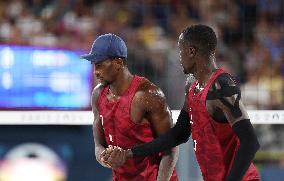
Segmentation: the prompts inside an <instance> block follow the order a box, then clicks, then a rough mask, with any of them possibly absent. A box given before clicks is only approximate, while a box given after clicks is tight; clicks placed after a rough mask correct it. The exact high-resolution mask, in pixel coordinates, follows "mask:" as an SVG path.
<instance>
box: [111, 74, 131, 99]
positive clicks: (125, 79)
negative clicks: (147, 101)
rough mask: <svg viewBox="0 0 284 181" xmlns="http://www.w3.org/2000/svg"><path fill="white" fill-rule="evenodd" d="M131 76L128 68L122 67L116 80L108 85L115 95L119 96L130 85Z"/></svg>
mask: <svg viewBox="0 0 284 181" xmlns="http://www.w3.org/2000/svg"><path fill="white" fill-rule="evenodd" d="M132 78H133V75H132V74H131V73H130V72H129V71H128V69H123V71H122V72H121V73H119V74H118V76H117V78H116V80H115V81H114V82H113V83H112V84H111V85H110V89H111V92H112V93H113V94H114V95H116V96H121V95H122V94H123V93H124V91H126V89H127V88H128V86H129V85H130V83H131V81H132Z"/></svg>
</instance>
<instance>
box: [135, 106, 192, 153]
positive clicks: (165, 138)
mask: <svg viewBox="0 0 284 181" xmlns="http://www.w3.org/2000/svg"><path fill="white" fill-rule="evenodd" d="M190 134H191V128H190V123H189V118H188V113H187V112H185V111H181V113H180V115H179V118H178V120H177V123H176V125H175V126H174V127H173V128H171V129H170V130H169V131H167V132H166V133H165V134H163V135H161V136H159V137H158V138H156V139H154V140H153V141H151V142H148V143H145V144H142V145H138V146H136V147H134V148H132V149H131V151H132V153H133V156H148V155H152V154H156V153H159V152H162V151H165V150H169V149H171V148H173V147H175V146H177V145H179V144H181V143H185V142H186V141H187V140H188V138H189V136H190Z"/></svg>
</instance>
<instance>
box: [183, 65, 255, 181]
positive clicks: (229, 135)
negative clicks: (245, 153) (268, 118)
mask: <svg viewBox="0 0 284 181" xmlns="http://www.w3.org/2000/svg"><path fill="white" fill-rule="evenodd" d="M222 73H225V72H224V71H223V70H222V69H218V70H217V71H215V73H214V74H213V75H212V77H211V78H210V80H209V81H208V83H207V84H206V86H205V87H204V89H203V90H202V91H201V92H199V93H195V88H196V86H197V83H198V82H197V81H196V82H194V83H193V84H192V86H191V87H190V89H189V94H188V105H189V114H190V118H191V121H190V123H191V129H192V139H193V142H194V150H195V154H196V158H197V161H198V163H199V167H200V169H201V172H202V176H203V179H204V181H224V180H225V179H226V177H227V176H228V174H229V171H230V169H231V166H232V163H233V160H234V157H235V154H236V151H237V150H238V147H239V144H240V143H239V139H238V137H237V135H236V134H235V133H234V132H233V130H232V128H231V126H230V125H229V124H228V123H218V122H216V121H214V120H213V118H211V116H210V114H209V113H208V112H207V110H206V96H207V93H208V90H209V88H210V87H211V85H212V84H213V83H214V81H215V79H216V78H217V77H218V76H219V75H220V74H222ZM248 180H259V176H258V173H257V171H256V169H255V167H254V165H253V164H251V165H250V167H249V169H248V170H247V172H246V174H245V175H244V177H243V180H242V181H248Z"/></svg>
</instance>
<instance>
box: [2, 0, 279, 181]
mask: <svg viewBox="0 0 284 181" xmlns="http://www.w3.org/2000/svg"><path fill="white" fill-rule="evenodd" d="M283 8H284V2H283V1H282V0H231V1H226V0H202V1H195V0H145V1H142V0H120V1H118V0H105V1H103V0H97V1H92V0H9V1H4V0H1V1H0V44H1V45H0V181H39V180H41V181H65V180H66V181H94V180H98V181H109V180H111V172H110V170H108V169H104V168H103V167H101V166H100V165H98V164H97V162H96V160H95V157H94V145H93V138H92V129H91V123H92V114H91V108H90V104H89V103H90V92H91V90H92V87H93V86H94V85H96V79H95V78H92V67H91V65H90V64H89V63H88V62H84V61H81V60H80V59H79V55H81V54H83V53H86V52H88V51H89V49H90V46H91V44H92V42H93V40H94V38H95V37H96V36H97V35H98V34H102V33H107V32H112V33H115V34H118V35H120V36H122V37H123V38H124V39H125V40H126V42H127V45H128V51H129V54H128V56H129V58H128V66H129V68H130V69H131V70H132V72H134V73H137V74H140V75H144V76H145V77H147V78H148V79H150V80H151V81H153V82H154V83H155V84H157V85H158V86H160V87H161V88H162V90H163V91H164V93H165V94H166V97H167V101H168V104H169V106H170V108H171V109H172V110H179V109H180V108H181V105H182V102H183V97H184V96H183V95H184V80H185V77H184V75H183V73H182V71H181V68H180V65H179V61H178V60H179V57H178V50H177V38H178V36H179V34H180V32H181V30H182V29H183V28H185V27H186V26H189V25H191V24H195V23H206V24H208V25H210V26H212V27H213V28H214V30H215V31H216V32H217V34H218V52H217V62H218V64H219V65H220V66H222V67H223V68H224V69H226V70H227V71H229V72H230V73H231V74H233V75H234V76H235V77H236V79H237V80H238V82H239V84H240V86H241V88H242V96H243V101H244V102H245V104H246V106H247V108H248V109H249V110H250V112H251V115H252V116H253V121H254V123H255V124H254V126H255V128H256V131H257V135H258V138H259V140H260V143H261V145H262V147H261V150H260V151H259V152H258V153H257V155H256V158H255V164H256V165H257V167H258V170H259V172H260V174H261V177H262V180H263V181H280V180H283V178H284V177H283V176H284V126H283V123H284V113H283V111H282V110H283V108H284V104H283V103H284V99H283V96H284V91H283V88H284V79H283V76H284V53H283V47H284V46H283V45H284V34H283V32H284V26H283V21H284V14H283V13H284V11H283ZM253 110H257V111H253ZM265 110H273V111H272V112H271V111H265ZM175 114H176V113H175ZM266 121H267V122H266ZM177 169H178V175H179V176H180V180H181V181H188V180H193V181H198V180H202V179H201V176H200V171H199V168H198V165H197V164H196V160H195V156H194V153H193V148H192V144H191V141H189V142H188V143H187V144H183V145H182V146H181V147H180V159H179V162H178V165H177Z"/></svg>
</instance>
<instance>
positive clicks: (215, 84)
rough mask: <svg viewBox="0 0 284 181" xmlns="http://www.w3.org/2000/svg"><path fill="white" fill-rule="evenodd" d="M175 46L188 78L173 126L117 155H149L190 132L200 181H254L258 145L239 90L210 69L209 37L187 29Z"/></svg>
mask: <svg viewBox="0 0 284 181" xmlns="http://www.w3.org/2000/svg"><path fill="white" fill-rule="evenodd" d="M178 43H179V50H180V61H181V64H182V67H183V68H184V73H185V74H190V76H189V77H188V81H187V84H186V89H185V91H186V96H185V102H184V106H183V108H182V110H181V113H180V115H179V117H178V120H177V123H176V125H175V126H174V127H173V128H172V129H170V130H169V131H168V132H167V133H165V134H163V135H161V136H159V137H158V138H156V139H155V140H153V141H151V142H150V143H146V144H143V145H139V146H136V147H134V148H132V149H131V150H121V152H122V153H124V152H125V153H127V155H130V156H133V157H136V156H147V155H151V154H153V153H157V152H159V151H162V150H166V149H169V148H171V147H173V146H176V145H179V144H181V143H183V142H186V141H187V139H188V137H189V136H190V134H191V132H192V139H193V141H194V150H195V152H196V157H197V161H198V163H199V166H200V169H201V172H202V175H203V179H204V181H258V180H260V179H259V176H258V173H257V171H256V169H255V167H254V166H253V164H252V161H253V158H254V155H255V153H256V152H257V150H258V149H259V143H258V140H257V137H256V135H255V133H254V129H253V127H252V125H251V123H250V120H249V117H248V114H247V112H246V109H245V107H244V105H243V104H242V101H241V93H240V89H239V88H238V86H237V85H236V83H235V82H234V80H233V79H232V77H231V76H230V75H229V74H228V73H226V72H224V71H223V70H221V69H218V68H217V66H216V63H215V50H216V46H217V38H216V35H215V32H214V31H213V30H212V28H210V27H208V26H206V25H193V26H190V27H188V28H186V29H185V30H184V31H183V32H182V33H181V35H180V37H179V42H178ZM126 159H127V157H124V160H126ZM122 163H123V162H122Z"/></svg>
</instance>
